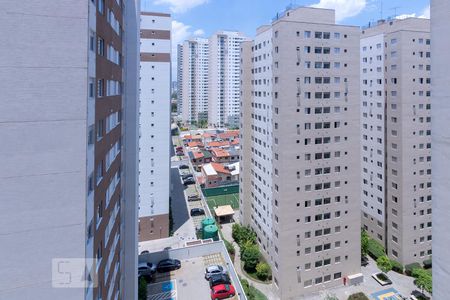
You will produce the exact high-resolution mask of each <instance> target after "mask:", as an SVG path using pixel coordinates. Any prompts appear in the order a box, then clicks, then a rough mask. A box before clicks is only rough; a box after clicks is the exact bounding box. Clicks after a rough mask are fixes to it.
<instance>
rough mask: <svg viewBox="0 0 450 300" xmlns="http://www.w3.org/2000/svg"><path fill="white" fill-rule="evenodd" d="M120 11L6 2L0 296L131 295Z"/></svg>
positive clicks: (126, 80)
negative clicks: (75, 285) (75, 286)
mask: <svg viewBox="0 0 450 300" xmlns="http://www.w3.org/2000/svg"><path fill="white" fill-rule="evenodd" d="M124 4H125V3H123V2H122V1H121V0H116V1H100V0H99V1H71V2H68V1H53V0H35V1H24V2H21V3H18V2H15V1H4V2H3V3H2V9H1V12H0V31H1V35H2V37H3V38H4V40H5V42H4V43H3V44H2V46H1V49H0V53H1V54H0V61H1V63H0V65H1V66H2V67H0V78H1V82H2V86H3V87H4V94H3V97H2V98H1V100H0V107H1V109H0V140H1V141H2V145H3V146H2V147H1V149H0V160H1V163H2V167H1V168H0V199H1V200H0V244H1V245H2V251H1V253H2V259H1V261H0V278H1V283H0V295H1V296H0V298H2V299H9V300H19V299H65V300H82V299H137V280H136V279H137V219H136V215H137V184H136V174H137V168H136V167H137V145H138V144H137V142H138V141H137V138H136V137H137V134H138V132H137V110H136V109H137V104H138V103H137V92H138V91H137V88H138V86H137V76H138V73H137V72H138V70H137V67H138V42H139V41H138V29H139V28H138V26H139V25H138V23H137V20H138V15H137V11H138V10H139V7H138V6H137V5H136V2H135V1H126V4H125V5H124ZM24 43H26V45H25V44H24ZM54 259H56V261H54V264H53V266H52V260H54ZM84 259H86V260H85V261H84ZM52 267H53V268H52ZM77 270H78V271H80V272H81V273H76V272H77ZM83 271H84V272H83ZM70 276H72V277H70ZM80 280H81V282H80ZM74 284H77V285H78V284H81V286H77V287H78V288H71V287H74V286H73V285H74ZM61 287H67V288H61Z"/></svg>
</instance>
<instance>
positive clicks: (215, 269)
mask: <svg viewBox="0 0 450 300" xmlns="http://www.w3.org/2000/svg"><path fill="white" fill-rule="evenodd" d="M215 274H227V269H225V268H224V267H222V266H220V265H212V266H209V267H206V270H205V279H206V280H209V278H211V276H212V275H215Z"/></svg>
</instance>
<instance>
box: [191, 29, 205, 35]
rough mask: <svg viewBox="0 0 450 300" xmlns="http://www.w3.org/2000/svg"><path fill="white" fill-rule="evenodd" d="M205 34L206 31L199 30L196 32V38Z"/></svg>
mask: <svg viewBox="0 0 450 300" xmlns="http://www.w3.org/2000/svg"><path fill="white" fill-rule="evenodd" d="M204 34H205V31H204V30H203V29H197V30H196V31H194V35H195V36H202V35H204Z"/></svg>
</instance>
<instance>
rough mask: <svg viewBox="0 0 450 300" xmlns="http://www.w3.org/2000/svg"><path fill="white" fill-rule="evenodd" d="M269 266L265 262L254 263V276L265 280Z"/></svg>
mask: <svg viewBox="0 0 450 300" xmlns="http://www.w3.org/2000/svg"><path fill="white" fill-rule="evenodd" d="M269 273H270V267H269V265H268V264H267V263H265V262H259V263H258V264H257V265H256V276H257V277H258V278H259V279H261V280H266V279H267V278H268V277H269Z"/></svg>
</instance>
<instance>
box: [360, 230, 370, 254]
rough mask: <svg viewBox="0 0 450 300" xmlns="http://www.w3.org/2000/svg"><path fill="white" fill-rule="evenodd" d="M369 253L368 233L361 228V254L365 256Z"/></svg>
mask: <svg viewBox="0 0 450 300" xmlns="http://www.w3.org/2000/svg"><path fill="white" fill-rule="evenodd" d="M367 254H369V235H368V234H367V231H365V230H364V229H361V255H362V256H366V255H367Z"/></svg>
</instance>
